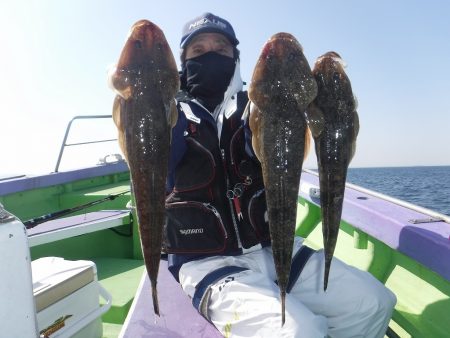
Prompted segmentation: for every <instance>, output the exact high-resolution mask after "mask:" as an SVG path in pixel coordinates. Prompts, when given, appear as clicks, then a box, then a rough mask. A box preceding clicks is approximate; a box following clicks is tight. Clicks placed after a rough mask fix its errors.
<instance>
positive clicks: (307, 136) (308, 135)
mask: <svg viewBox="0 0 450 338" xmlns="http://www.w3.org/2000/svg"><path fill="white" fill-rule="evenodd" d="M310 147H311V131H310V130H309V127H306V129H305V150H304V154H303V162H305V160H306V158H307V157H308V154H309V149H310Z"/></svg>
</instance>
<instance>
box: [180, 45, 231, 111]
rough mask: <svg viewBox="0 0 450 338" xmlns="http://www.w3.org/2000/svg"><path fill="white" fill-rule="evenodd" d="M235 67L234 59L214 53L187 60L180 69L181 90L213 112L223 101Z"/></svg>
mask: <svg viewBox="0 0 450 338" xmlns="http://www.w3.org/2000/svg"><path fill="white" fill-rule="evenodd" d="M235 65H236V61H235V59H234V58H230V57H228V56H224V55H221V54H218V53H216V52H208V53H205V54H202V55H200V56H197V57H195V58H192V59H188V60H186V62H185V64H184V67H183V69H182V75H181V82H182V89H185V90H186V91H187V92H188V93H189V94H191V95H192V96H193V97H195V98H196V99H198V100H199V101H200V102H201V103H202V104H203V105H204V106H205V107H206V108H208V110H210V111H213V110H214V109H215V108H216V106H217V105H218V104H219V103H220V102H222V101H223V95H224V94H225V91H226V90H227V88H228V85H229V84H230V80H231V77H232V76H233V74H234V68H235ZM183 87H184V88H183Z"/></svg>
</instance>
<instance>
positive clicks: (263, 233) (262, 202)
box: [248, 189, 270, 241]
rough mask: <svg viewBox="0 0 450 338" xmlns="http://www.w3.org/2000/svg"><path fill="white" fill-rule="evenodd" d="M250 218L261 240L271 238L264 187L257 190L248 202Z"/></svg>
mask: <svg viewBox="0 0 450 338" xmlns="http://www.w3.org/2000/svg"><path fill="white" fill-rule="evenodd" d="M248 218H249V221H250V224H251V225H252V227H253V229H254V230H255V232H256V234H257V236H258V239H259V240H260V241H263V240H268V239H270V231H269V221H268V217H267V207H266V194H265V190H264V189H260V190H258V191H256V192H255V193H254V194H253V196H252V197H251V198H250V201H249V203H248Z"/></svg>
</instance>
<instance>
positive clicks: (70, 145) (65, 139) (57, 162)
mask: <svg viewBox="0 0 450 338" xmlns="http://www.w3.org/2000/svg"><path fill="white" fill-rule="evenodd" d="M107 118H112V115H79V116H75V117H74V118H72V120H70V122H69V123H68V125H67V128H66V132H65V134H64V139H63V141H62V144H61V149H60V151H59V155H58V160H57V161H56V166H55V173H56V172H58V170H59V165H60V164H61V159H62V156H63V153H64V149H65V148H66V147H72V146H81V145H86V144H95V143H102V142H113V141H117V138H113V139H99V140H94V141H88V142H75V143H67V138H68V137H69V133H70V128H71V127H72V123H73V122H74V121H75V120H82V119H107ZM105 159H106V158H105ZM117 160H119V159H118V157H117Z"/></svg>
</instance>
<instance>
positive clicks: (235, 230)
mask: <svg viewBox="0 0 450 338" xmlns="http://www.w3.org/2000/svg"><path fill="white" fill-rule="evenodd" d="M220 154H221V155H222V162H223V167H224V174H225V179H226V184H227V191H228V190H230V180H229V178H228V173H227V167H226V162H225V150H224V149H222V148H220ZM225 197H227V196H225ZM227 200H228V204H229V206H230V211H231V219H232V221H233V226H234V232H235V233H236V239H237V242H238V248H239V249H242V248H243V246H242V242H241V236H240V235H239V229H238V225H237V223H236V217H235V216H234V211H235V210H234V207H233V201H232V199H229V198H228V197H227Z"/></svg>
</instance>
